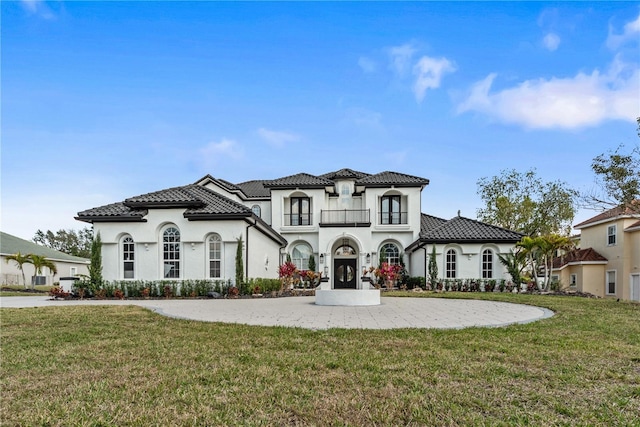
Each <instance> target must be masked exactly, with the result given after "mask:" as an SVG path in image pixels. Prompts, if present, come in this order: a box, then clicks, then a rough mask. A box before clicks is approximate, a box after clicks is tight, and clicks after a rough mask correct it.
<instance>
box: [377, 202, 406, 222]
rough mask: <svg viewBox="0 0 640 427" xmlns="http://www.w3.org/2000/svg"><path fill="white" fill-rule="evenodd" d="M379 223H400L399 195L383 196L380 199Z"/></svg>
mask: <svg viewBox="0 0 640 427" xmlns="http://www.w3.org/2000/svg"><path fill="white" fill-rule="evenodd" d="M380 223H381V224H401V223H402V212H401V211H400V196H383V197H382V199H381V200H380Z"/></svg>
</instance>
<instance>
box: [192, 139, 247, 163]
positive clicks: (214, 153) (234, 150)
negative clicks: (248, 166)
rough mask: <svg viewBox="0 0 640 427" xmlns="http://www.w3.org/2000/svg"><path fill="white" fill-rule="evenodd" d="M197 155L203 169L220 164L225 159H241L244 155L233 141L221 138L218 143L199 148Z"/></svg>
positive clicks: (212, 142)
mask: <svg viewBox="0 0 640 427" xmlns="http://www.w3.org/2000/svg"><path fill="white" fill-rule="evenodd" d="M198 154H199V157H198V160H199V161H200V162H202V163H203V164H204V166H205V167H211V166H213V165H218V164H220V162H221V161H223V160H224V159H225V158H231V159H234V160H238V159H241V158H242V157H243V154H244V153H243V150H242V147H240V146H239V145H238V144H237V143H236V142H235V141H233V140H230V139H226V138H223V139H222V140H221V141H220V142H215V141H211V142H210V143H209V144H207V145H206V146H204V147H203V148H201V149H200V150H199V151H198Z"/></svg>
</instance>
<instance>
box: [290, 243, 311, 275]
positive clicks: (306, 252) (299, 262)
mask: <svg viewBox="0 0 640 427" xmlns="http://www.w3.org/2000/svg"><path fill="white" fill-rule="evenodd" d="M312 253H313V252H311V247H310V246H309V245H307V244H306V243H298V244H297V245H295V246H294V247H293V250H292V251H291V262H292V263H293V264H295V266H296V268H297V269H298V270H306V269H308V268H309V257H310V256H311V254H312Z"/></svg>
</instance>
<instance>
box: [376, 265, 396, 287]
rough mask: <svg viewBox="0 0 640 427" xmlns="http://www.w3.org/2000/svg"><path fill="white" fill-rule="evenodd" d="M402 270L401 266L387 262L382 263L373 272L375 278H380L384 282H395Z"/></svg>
mask: <svg viewBox="0 0 640 427" xmlns="http://www.w3.org/2000/svg"><path fill="white" fill-rule="evenodd" d="M401 270H402V266H401V265H399V264H389V263H387V262H383V263H382V265H381V266H380V268H377V269H376V270H375V275H376V277H381V278H382V279H384V281H385V282H388V281H392V280H396V279H397V278H398V275H399V273H400V271H401Z"/></svg>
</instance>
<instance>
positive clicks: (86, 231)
mask: <svg viewBox="0 0 640 427" xmlns="http://www.w3.org/2000/svg"><path fill="white" fill-rule="evenodd" d="M32 240H33V241H34V242H35V243H37V244H39V245H42V246H46V247H48V248H51V249H55V250H57V251H60V252H64V253H66V254H69V255H74V256H79V257H83V258H89V257H90V256H91V242H92V240H93V230H91V228H88V227H85V228H83V229H82V230H79V231H76V230H71V229H69V230H58V231H56V232H55V233H54V232H52V231H51V230H47V231H46V232H43V231H42V230H38V231H36V234H35V236H34V237H33V239H32Z"/></svg>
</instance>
